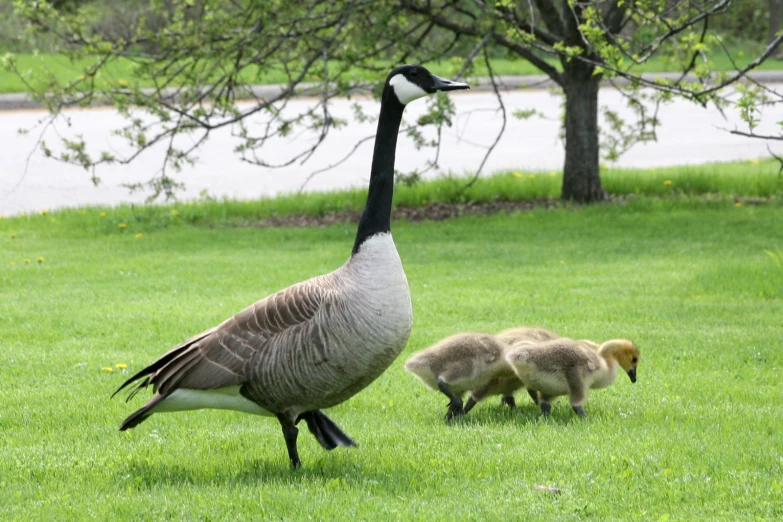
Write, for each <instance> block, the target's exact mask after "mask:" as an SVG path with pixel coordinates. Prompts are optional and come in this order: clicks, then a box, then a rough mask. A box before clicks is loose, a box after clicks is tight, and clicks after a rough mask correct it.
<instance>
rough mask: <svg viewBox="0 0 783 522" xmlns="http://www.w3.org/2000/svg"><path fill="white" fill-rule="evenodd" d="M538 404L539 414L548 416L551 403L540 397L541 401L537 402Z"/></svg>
mask: <svg viewBox="0 0 783 522" xmlns="http://www.w3.org/2000/svg"><path fill="white" fill-rule="evenodd" d="M539 406H541V414H542V415H543V416H544V417H548V416H549V412H550V411H552V405H551V404H549V403H548V402H547V401H545V400H544V399H541V402H540V403H539Z"/></svg>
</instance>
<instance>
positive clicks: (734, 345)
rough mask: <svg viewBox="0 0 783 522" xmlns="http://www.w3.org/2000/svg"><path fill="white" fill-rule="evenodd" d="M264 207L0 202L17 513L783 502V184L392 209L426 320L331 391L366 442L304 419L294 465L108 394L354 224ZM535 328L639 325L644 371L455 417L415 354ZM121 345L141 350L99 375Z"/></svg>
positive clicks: (348, 234) (638, 507)
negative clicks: (339, 438)
mask: <svg viewBox="0 0 783 522" xmlns="http://www.w3.org/2000/svg"><path fill="white" fill-rule="evenodd" d="M653 174H655V175H658V174H660V173H658V172H656V173H653ZM499 179H500V180H502V181H503V183H512V182H514V183H517V182H519V183H523V182H524V183H528V182H535V181H536V180H535V179H530V178H525V179H524V180H523V179H522V178H516V177H514V176H513V175H508V176H501V177H500V178H499ZM607 181H608V180H607ZM443 183H446V182H445V181H444V182H443ZM661 184H662V182H661ZM667 187H668V186H667ZM398 195H400V196H401V197H402V196H403V195H405V191H402V190H401V191H398ZM321 197H322V198H323V199H322V202H323V201H326V199H328V197H327V196H321ZM340 197H341V196H339V197H337V199H338V200H339V198H340ZM407 197H413V196H412V195H411V194H409V195H408V196H407ZM312 198H314V196H313V197H311V196H308V197H306V198H304V199H303V200H302V201H300V202H301V203H302V206H303V207H306V208H308V207H309V206H310V205H315V203H313V201H315V200H314V199H312ZM295 203H296V200H294V199H290V200H289V201H288V202H287V203H286V205H287V208H289V209H292V208H295ZM323 205H325V203H323ZM262 206H263V205H262V204H261V203H251V204H248V205H244V204H242V203H231V204H228V203H208V204H203V205H195V204H194V205H186V206H185V205H183V206H177V207H176V209H177V212H179V215H172V214H171V210H172V208H171V207H167V208H153V209H149V208H144V209H138V208H136V209H132V208H129V207H124V208H119V209H107V210H105V212H107V215H106V216H103V217H102V216H100V214H99V209H82V210H76V211H68V212H57V213H47V214H45V215H34V216H23V217H18V218H6V219H2V220H0V331H2V333H3V335H2V337H0V404H2V408H1V409H0V433H2V437H0V490H2V492H3V494H2V495H0V510H1V511H2V513H3V518H4V519H6V520H47V519H50V520H71V519H99V520H106V519H112V520H123V519H133V520H148V519H156V520H161V519H176V520H184V519H187V520H237V519H253V520H267V519H270V520H272V519H274V520H279V519H285V520H303V519H332V520H378V519H392V520H447V519H448V520H451V519H460V520H482V521H483V520H515V519H524V520H573V519H577V520H582V519H592V520H666V519H669V520H754V519H758V520H775V519H780V518H781V517H783V450H781V448H783V430H781V422H783V415H782V414H781V409H780V400H781V387H780V386H781V380H780V375H781V367H783V350H781V348H780V339H781V338H783V321H781V317H783V268H781V264H780V259H779V256H780V255H781V250H783V229H781V227H780V218H781V215H783V207H781V203H780V200H779V199H777V198H773V199H771V200H769V201H767V202H766V203H764V204H761V205H742V206H740V207H736V206H735V205H734V202H733V201H732V200H731V198H730V197H728V196H726V197H722V198H705V197H688V196H685V195H681V196H677V197H675V196H670V197H647V196H638V197H633V198H629V199H627V200H625V201H623V202H615V203H611V204H603V205H593V206H590V207H571V206H567V207H561V208H556V209H544V208H538V209H535V210H533V211H529V212H524V213H515V214H510V215H505V214H497V215H494V216H490V217H485V218H479V217H466V218H460V219H454V220H449V221H444V222H437V223H436V222H426V221H425V222H421V223H412V222H406V221H396V222H394V223H393V229H394V234H395V239H396V242H397V246H398V249H399V252H400V255H401V257H402V259H403V263H404V265H405V268H406V272H407V275H408V279H409V282H410V285H411V292H412V296H413V306H414V314H415V325H414V329H413V333H412V336H411V339H410V342H409V345H408V347H407V348H406V350H405V352H404V353H403V355H402V356H401V357H400V358H399V359H398V360H397V361H396V362H395V363H394V364H393V366H392V367H391V368H390V369H389V370H388V371H387V372H386V373H384V374H383V375H382V376H381V377H380V378H379V379H378V380H377V381H376V382H375V383H373V384H372V385H371V386H370V387H369V388H368V389H366V390H365V391H363V392H362V393H360V394H358V395H357V396H356V397H354V398H353V399H351V400H350V401H348V402H346V403H344V404H342V405H340V406H338V407H336V408H333V409H332V410H330V415H331V416H332V418H333V419H334V420H335V421H336V422H338V423H339V424H340V426H341V427H343V428H344V429H345V430H346V432H347V433H348V434H350V435H352V436H353V437H354V438H355V439H356V440H357V442H358V444H359V446H358V448H353V449H343V448H341V449H337V450H335V451H333V452H331V453H327V452H324V451H323V450H322V449H321V448H320V447H319V446H318V445H317V443H315V441H314V439H313V438H312V437H311V436H310V435H309V434H306V433H305V434H303V436H302V437H300V454H301V456H302V459H303V463H304V467H303V468H302V469H301V470H299V471H296V472H292V471H290V470H289V468H288V460H287V456H286V454H285V449H284V443H283V440H282V436H281V434H280V429H279V427H278V425H277V423H276V421H273V420H270V419H262V418H257V417H253V416H249V415H241V414H233V413H229V412H191V413H180V414H176V415H158V416H156V417H154V418H152V419H150V420H149V421H147V422H146V423H144V424H142V425H141V426H139V427H138V428H137V429H135V430H133V431H130V432H125V433H119V432H117V431H116V428H117V426H118V423H119V422H120V421H121V420H122V419H123V418H124V417H125V416H126V415H127V414H128V413H130V412H131V411H132V410H134V409H135V408H136V407H138V406H139V404H140V403H141V402H142V399H141V398H136V399H134V400H133V401H131V403H130V404H126V403H124V402H123V401H122V400H118V399H115V400H109V395H110V394H111V393H112V392H113V391H114V389H115V388H116V387H117V386H118V385H119V384H120V383H121V382H122V381H123V380H124V379H125V378H126V377H127V376H128V375H130V374H131V373H133V372H135V371H137V370H138V369H140V368H141V367H142V366H143V365H145V364H147V363H149V362H151V361H152V360H153V359H154V358H155V357H157V356H159V355H160V354H162V353H163V352H164V351H165V350H167V349H168V348H169V347H171V346H172V345H173V344H175V343H177V342H179V341H181V340H183V339H184V338H186V337H188V336H189V335H191V334H194V333H196V332H199V331H201V330H202V329H204V328H207V327H209V326H212V325H214V324H215V323H217V322H218V321H220V320H222V319H224V318H225V317H227V316H229V315H231V314H233V313H234V312H236V311H238V310H239V309H240V308H242V307H243V306H245V305H247V304H249V303H251V302H253V301H254V300H256V299H258V298H261V297H263V296H265V295H267V294H269V293H271V292H273V291H275V290H277V289H279V288H281V287H284V286H286V285H289V284H291V283H294V282H296V281H299V280H302V279H304V278H306V277H309V276H314V275H317V274H320V273H324V272H327V271H329V270H332V269H334V268H336V267H337V266H339V265H340V264H341V263H342V262H343V261H344V260H345V259H346V257H347V255H348V252H349V250H350V247H351V244H352V239H353V234H354V226H353V225H351V224H336V225H332V226H329V227H326V228H321V229H292V228H255V227H238V226H234V225H235V224H236V223H241V222H242V220H246V219H248V218H249V217H251V216H250V215H249V214H242V211H243V209H244V208H245V207H249V208H255V209H256V210H255V211H256V212H258V211H259V210H258V209H260V208H262ZM221 208H222V210H218V209H221ZM188 212H192V214H193V215H194V216H198V219H195V220H194V221H193V222H195V223H198V224H197V225H191V224H188V223H189V221H188V220H186V218H187V216H188ZM248 212H249V211H248ZM235 213H236V214H235ZM133 216H138V217H139V219H135V220H131V219H129V218H132V217H133ZM119 219H122V220H123V222H127V223H126V224H127V227H125V228H120V227H119V226H118V222H117V220H119ZM12 234H13V235H14V237H13V238H12V237H11V235H12ZM137 234H141V237H140V238H137ZM765 251H768V252H770V253H771V254H768V253H766V252H765ZM775 256H778V257H777V258H776V257H775ZM37 257H42V258H43V262H42V263H38V262H36V258H37ZM25 259H30V260H31V262H30V263H29V264H27V263H25ZM12 263H13V264H12ZM523 324H525V325H534V324H537V325H542V326H548V327H550V328H553V329H555V330H558V331H560V332H562V333H564V334H566V335H572V336H578V337H586V338H592V339H607V338H610V337H628V338H631V339H634V340H635V341H636V343H637V344H638V345H639V347H640V349H641V352H642V357H643V359H642V362H641V364H640V367H639V382H638V383H637V384H635V385H632V384H631V383H630V382H629V381H628V380H627V379H623V378H618V381H617V382H616V383H615V385H614V386H612V387H610V388H609V389H607V390H597V391H595V392H594V393H592V394H591V396H590V400H589V401H588V403H587V405H586V410H587V412H588V414H589V415H590V416H591V418H590V420H588V421H587V422H581V421H580V420H579V419H577V418H576V417H575V416H574V415H573V414H572V413H571V412H570V409H569V408H568V407H567V405H566V404H565V403H563V402H562V401H561V402H558V403H556V404H555V406H554V410H553V415H552V417H551V418H550V419H549V420H542V419H541V418H540V416H539V414H538V412H537V411H536V409H535V408H534V407H533V406H532V404H530V403H529V401H528V400H527V398H526V397H525V396H524V394H520V396H519V397H518V399H519V401H518V402H519V404H520V409H519V411H517V412H514V413H512V412H509V411H507V410H506V409H504V408H501V407H500V406H499V404H498V403H497V402H498V401H497V400H495V399H492V400H489V401H487V402H485V403H482V404H480V405H478V406H477V407H476V408H475V409H474V410H473V411H472V412H471V413H470V415H469V416H468V417H467V418H466V419H465V420H464V421H461V422H457V423H455V424H454V425H452V426H447V425H445V424H444V422H443V420H442V416H443V414H444V413H445V409H446V408H445V403H446V400H445V398H444V397H442V396H439V395H438V394H436V393H435V392H432V391H429V390H427V389H425V388H424V387H423V386H422V385H421V384H420V383H419V382H418V381H417V380H416V379H415V378H414V377H413V376H411V375H409V374H407V373H406V372H404V371H403V369H402V362H403V361H404V360H405V357H406V356H408V355H410V354H411V353H413V352H414V351H416V350H418V349H421V348H423V347H425V346H427V345H429V344H431V343H433V342H435V341H436V340H438V339H440V338H442V337H444V336H446V335H449V334H451V333H454V332H457V331H465V330H478V331H490V332H494V331H498V330H500V329H502V328H505V327H509V326H514V325H523ZM118 363H123V364H127V365H128V368H127V369H125V370H120V369H117V368H116V367H115V368H114V370H113V371H112V372H108V371H105V370H102V368H106V367H112V366H114V365H116V364H118ZM537 485H549V486H556V487H558V488H560V489H561V491H562V492H561V493H560V494H559V495H557V496H551V495H549V494H546V493H541V492H538V491H536V486H537Z"/></svg>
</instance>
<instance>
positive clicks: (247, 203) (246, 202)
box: [242, 199, 250, 205]
mask: <svg viewBox="0 0 783 522" xmlns="http://www.w3.org/2000/svg"><path fill="white" fill-rule="evenodd" d="M242 203H244V204H245V205H249V204H250V200H249V199H246V200H245V201H243V202H242Z"/></svg>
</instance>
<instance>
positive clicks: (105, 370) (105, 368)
mask: <svg viewBox="0 0 783 522" xmlns="http://www.w3.org/2000/svg"><path fill="white" fill-rule="evenodd" d="M101 371H104V372H108V373H111V372H113V371H114V368H112V367H111V366H104V367H103V368H101Z"/></svg>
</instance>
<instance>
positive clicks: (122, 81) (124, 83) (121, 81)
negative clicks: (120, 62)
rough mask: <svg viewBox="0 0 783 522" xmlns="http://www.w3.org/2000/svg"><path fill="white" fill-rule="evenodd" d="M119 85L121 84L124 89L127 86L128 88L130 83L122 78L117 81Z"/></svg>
mask: <svg viewBox="0 0 783 522" xmlns="http://www.w3.org/2000/svg"><path fill="white" fill-rule="evenodd" d="M117 83H119V84H120V85H122V86H123V87H127V86H128V82H127V81H125V80H123V79H122V78H120V79H119V80H117Z"/></svg>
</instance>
